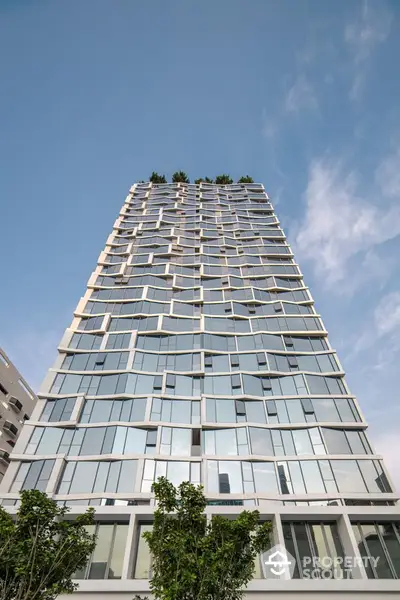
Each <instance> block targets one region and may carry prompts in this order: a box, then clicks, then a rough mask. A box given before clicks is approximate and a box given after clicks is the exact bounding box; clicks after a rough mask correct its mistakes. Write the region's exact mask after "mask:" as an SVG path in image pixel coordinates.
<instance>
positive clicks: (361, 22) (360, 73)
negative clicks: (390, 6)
mask: <svg viewBox="0 0 400 600" xmlns="http://www.w3.org/2000/svg"><path fill="white" fill-rule="evenodd" d="M392 20H393V15H392V14H391V13H390V12H389V11H388V10H387V8H386V7H385V5H384V4H382V3H379V4H378V3H376V2H375V3H374V4H373V3H372V2H370V1H368V0H364V2H363V5H362V11H361V15H360V17H359V19H357V21H355V22H353V23H348V24H347V25H346V27H345V30H344V39H345V41H346V42H347V45H348V47H349V49H350V51H351V55H352V62H353V67H352V79H353V82H352V84H351V87H350V92H349V98H350V100H352V101H359V100H360V99H361V97H362V94H363V91H364V88H365V85H366V74H367V67H366V63H367V59H368V58H369V57H370V56H371V54H372V52H373V51H374V49H375V48H376V47H377V46H378V45H379V44H382V43H383V42H385V41H386V40H387V38H388V37H389V34H390V28H391V24H392Z"/></svg>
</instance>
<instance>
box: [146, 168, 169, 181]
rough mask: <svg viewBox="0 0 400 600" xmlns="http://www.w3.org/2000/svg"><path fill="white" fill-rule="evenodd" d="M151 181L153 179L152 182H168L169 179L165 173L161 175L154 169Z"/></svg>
mask: <svg viewBox="0 0 400 600" xmlns="http://www.w3.org/2000/svg"><path fill="white" fill-rule="evenodd" d="M149 181H151V182H152V183H167V180H166V179H165V175H159V174H158V173H156V172H155V171H153V172H152V174H151V175H150V179H149Z"/></svg>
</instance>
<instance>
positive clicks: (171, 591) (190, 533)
mask: <svg viewBox="0 0 400 600" xmlns="http://www.w3.org/2000/svg"><path fill="white" fill-rule="evenodd" d="M152 489H153V491H154V494H155V497H156V500H157V509H156V510H155V512H154V526H153V530H152V531H147V532H145V533H144V534H143V537H144V538H145V539H146V541H147V543H148V545H149V549H150V552H151V555H152V559H153V563H152V570H153V577H152V579H151V581H150V587H151V591H152V592H153V594H154V596H155V597H156V598H157V600H210V599H213V600H214V599H215V600H240V599H241V598H242V597H243V593H244V590H243V588H244V586H245V585H246V584H247V583H248V582H249V581H250V580H251V579H252V577H253V573H254V563H255V560H256V557H257V555H258V554H259V553H260V552H262V551H263V550H265V549H267V548H268V547H269V542H270V535H271V524H270V523H264V524H261V525H260V523H259V513H258V511H251V512H250V511H247V510H244V511H243V512H242V513H240V515H239V516H238V517H237V518H236V519H228V518H227V517H224V516H220V515H213V517H212V519H211V521H207V517H206V515H205V513H204V510H205V508H206V505H207V502H206V499H205V496H204V494H203V489H202V487H201V486H199V487H196V486H194V485H193V484H191V483H189V482H184V483H182V484H181V485H180V486H179V487H178V488H177V489H176V488H175V487H174V486H173V485H172V483H170V482H169V481H168V480H167V479H165V478H164V477H161V478H160V479H159V480H158V481H157V482H156V483H154V484H153V488H152Z"/></svg>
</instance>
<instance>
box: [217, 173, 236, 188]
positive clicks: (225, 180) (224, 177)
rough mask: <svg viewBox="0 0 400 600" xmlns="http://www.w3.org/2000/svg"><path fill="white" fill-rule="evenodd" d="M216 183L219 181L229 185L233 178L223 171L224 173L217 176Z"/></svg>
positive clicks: (221, 183)
mask: <svg viewBox="0 0 400 600" xmlns="http://www.w3.org/2000/svg"><path fill="white" fill-rule="evenodd" d="M215 183H217V184H218V185H229V184H231V183H233V179H232V178H231V177H229V175H226V174H225V173H223V174H222V175H217V177H216V178H215Z"/></svg>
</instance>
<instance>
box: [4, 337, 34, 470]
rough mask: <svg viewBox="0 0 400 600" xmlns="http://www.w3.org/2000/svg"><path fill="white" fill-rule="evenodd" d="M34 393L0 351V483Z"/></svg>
mask: <svg viewBox="0 0 400 600" xmlns="http://www.w3.org/2000/svg"><path fill="white" fill-rule="evenodd" d="M36 402H37V398H36V396H35V393H34V392H33V391H32V390H31V388H30V387H29V385H28V384H27V382H26V381H25V379H24V378H23V377H22V375H21V374H20V373H19V371H18V369H17V368H16V367H15V365H13V363H12V362H11V360H10V359H9V358H8V356H7V354H6V353H5V352H4V350H2V349H1V348H0V481H2V479H3V477H4V474H5V472H6V470H7V467H8V465H9V464H10V453H11V451H12V449H13V448H14V446H15V443H16V441H17V438H18V436H19V434H20V433H21V430H22V425H23V424H24V423H25V421H26V420H27V419H29V417H30V416H31V414H32V411H33V409H34V407H35V404H36Z"/></svg>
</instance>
